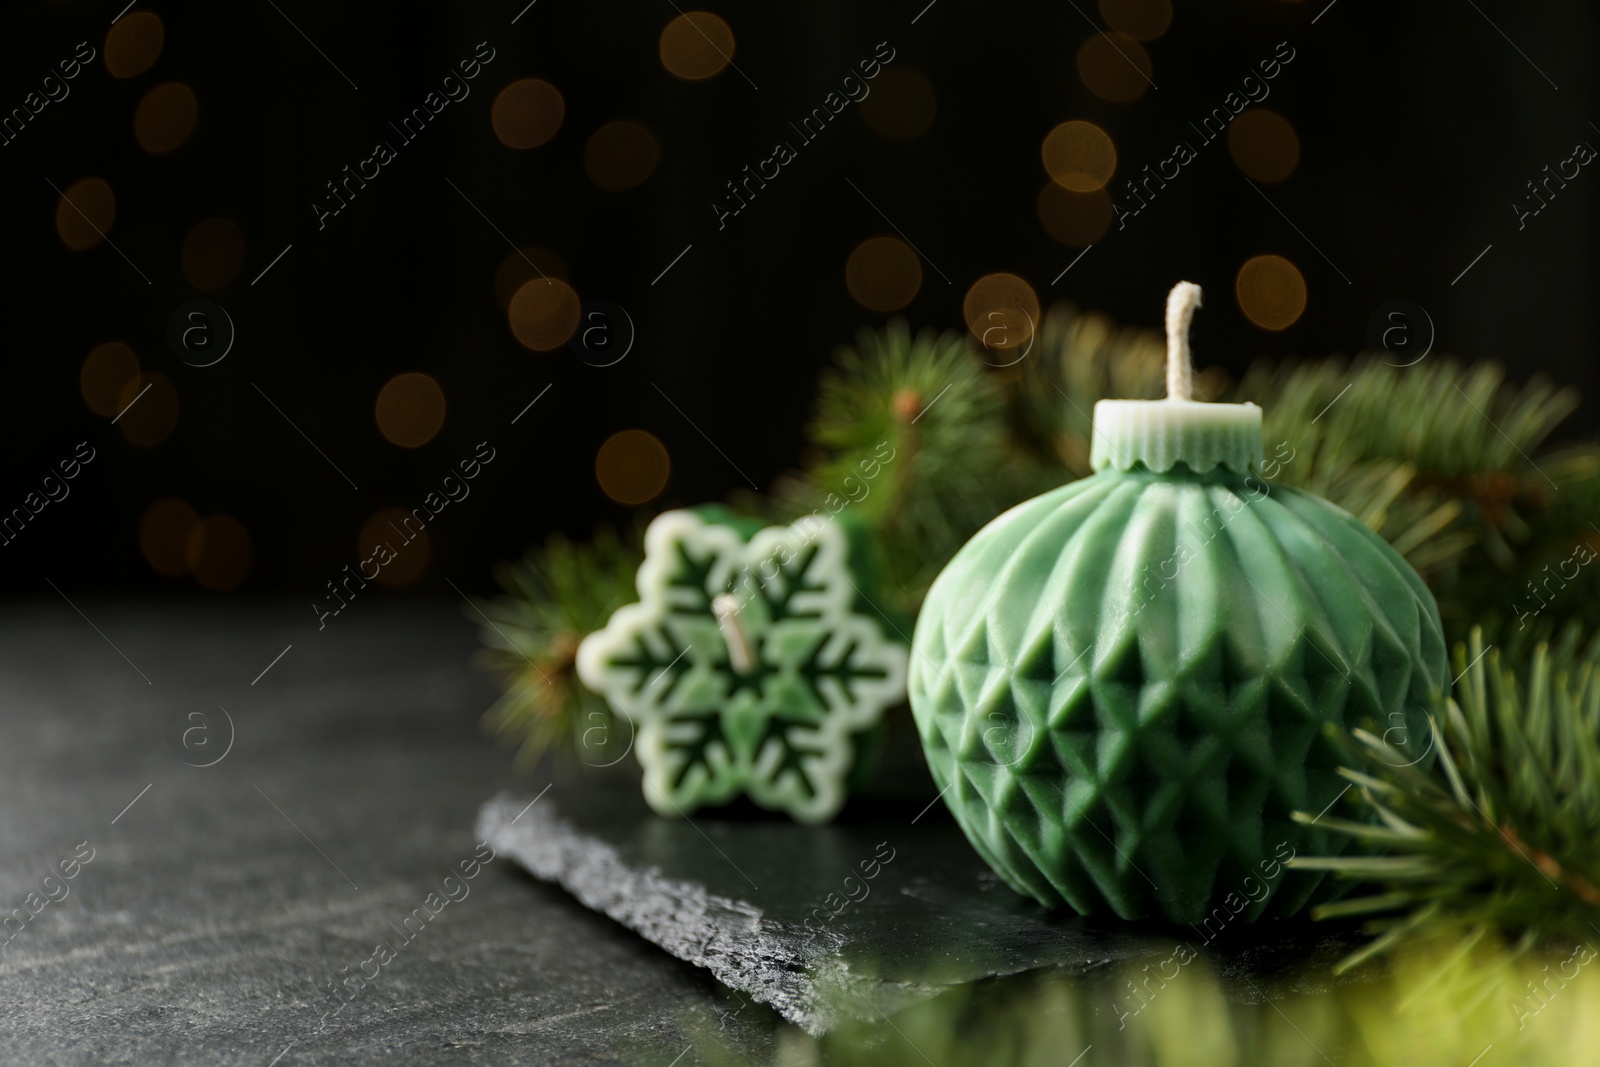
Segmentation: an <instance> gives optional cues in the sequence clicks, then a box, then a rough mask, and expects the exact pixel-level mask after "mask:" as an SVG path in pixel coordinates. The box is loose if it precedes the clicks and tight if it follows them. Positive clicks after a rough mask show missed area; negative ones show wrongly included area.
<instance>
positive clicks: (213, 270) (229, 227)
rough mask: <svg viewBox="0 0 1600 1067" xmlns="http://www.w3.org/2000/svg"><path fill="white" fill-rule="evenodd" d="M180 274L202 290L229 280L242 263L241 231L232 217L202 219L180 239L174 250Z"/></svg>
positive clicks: (242, 245)
mask: <svg viewBox="0 0 1600 1067" xmlns="http://www.w3.org/2000/svg"><path fill="white" fill-rule="evenodd" d="M178 262H179V264H180V265H181V266H182V267H183V276H184V277H185V278H187V279H188V281H189V284H190V285H192V286H194V287H195V288H196V289H198V290H200V291H201V292H202V293H210V292H215V291H216V290H218V289H221V288H222V287H223V286H224V285H227V284H228V283H229V282H231V281H233V279H234V278H235V277H237V276H238V274H239V268H240V267H242V266H244V232H243V231H242V230H240V229H239V227H238V225H237V224H236V223H234V221H233V220H232V219H206V220H205V221H204V222H201V223H197V224H196V225H195V226H194V228H193V229H191V230H190V231H189V236H187V237H185V238H184V239H183V249H182V251H181V252H179V253H178Z"/></svg>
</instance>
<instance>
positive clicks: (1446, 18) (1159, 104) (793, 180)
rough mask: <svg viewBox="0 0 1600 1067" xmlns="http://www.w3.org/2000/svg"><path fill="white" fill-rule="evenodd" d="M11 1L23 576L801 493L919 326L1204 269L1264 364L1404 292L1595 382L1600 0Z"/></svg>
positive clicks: (479, 542) (468, 547)
mask: <svg viewBox="0 0 1600 1067" xmlns="http://www.w3.org/2000/svg"><path fill="white" fill-rule="evenodd" d="M7 18H8V21H9V24H8V26H7V27H6V32H5V33H4V34H3V35H0V38H3V39H0V57H3V69H4V71H5V74H4V78H3V80H0V94H3V96H0V116H3V117H0V142H3V144H0V174H3V182H4V204H5V208H4V211H3V214H0V220H3V221H0V226H3V232H0V249H3V252H0V254H3V256H4V262H5V270H4V296H3V305H0V306H3V307H4V308H5V314H4V316H3V318H0V337H3V344H4V350H5V352H6V354H7V358H6V366H7V370H8V374H7V379H8V381H7V386H8V389H7V393H8V400H9V403H8V404H7V411H6V417H5V418H4V419H3V421H0V434H3V436H4V444H3V447H4V450H5V455H6V462H5V464H4V470H3V473H0V514H4V515H10V516H13V521H12V524H11V525H10V526H7V527H5V533H4V535H3V537H4V543H3V544H0V572H3V580H4V582H5V587H6V588H7V589H9V590H12V591H13V592H20V593H27V594H42V595H45V596H50V597H54V595H55V594H54V593H52V592H50V589H49V586H48V585H47V582H53V583H54V584H55V585H57V586H58V587H59V588H61V589H63V590H67V591H71V590H72V589H74V588H78V589H92V590H95V591H100V592H106V593H127V594H134V595H141V596H146V597H147V596H150V595H152V594H159V595H161V596H163V597H166V596H181V597H192V598H215V597H218V596H233V597H250V596H252V595H261V596H272V597H275V598H285V599H289V600H298V599H302V598H303V599H305V600H306V601H308V602H309V601H310V600H312V599H313V598H321V597H324V595H325V594H324V590H325V583H326V582H328V581H329V580H333V579H336V578H337V577H338V576H339V575H340V573H341V570H342V568H344V567H345V566H347V565H352V566H353V565H354V564H355V563H356V561H357V560H359V559H363V558H366V557H367V556H368V555H369V554H370V551H371V549H372V546H373V545H374V544H375V543H376V542H377V541H379V540H382V539H384V538H385V537H389V538H390V539H391V540H392V539H393V538H392V536H391V535H390V534H389V533H388V531H389V530H391V529H392V527H390V526H389V523H390V522H391V521H398V517H397V515H398V512H404V511H409V510H410V509H412V508H416V507H419V506H426V507H429V508H430V509H431V510H433V511H435V512H437V514H436V515H435V516H434V517H433V519H432V520H431V521H430V522H429V524H428V526H427V530H426V533H425V535H424V539H422V540H419V542H418V543H417V544H415V545H413V546H412V548H411V549H409V550H408V551H407V552H406V553H405V554H404V556H403V557H402V558H401V559H400V560H397V561H396V564H395V565H391V566H388V567H385V568H384V570H383V572H382V577H383V581H384V582H385V583H386V584H389V585H391V586H394V587H397V589H399V590H404V591H406V592H408V593H409V594H422V595H442V596H452V597H453V596H454V593H452V592H451V590H450V588H449V585H448V584H447V582H454V583H455V584H456V585H457V586H459V587H461V588H463V589H466V590H468V591H483V590H485V589H486V588H487V586H488V575H489V570H490V567H491V566H492V564H493V563H494V562H496V561H497V560H501V559H506V558H509V557H512V556H515V555H517V554H519V553H520V552H521V550H522V549H523V548H524V547H525V546H526V545H527V544H529V543H530V542H532V541H534V540H537V539H540V538H542V537H543V536H544V535H546V534H547V533H549V532H550V531H554V530H561V531H565V532H567V533H569V534H572V535H575V536H584V535H586V534H588V533H589V531H591V530H592V529H593V528H594V526H595V525H596V524H597V523H603V522H608V523H626V522H628V521H629V520H630V517H631V516H632V515H633V513H634V512H635V511H637V510H640V509H646V510H649V511H652V512H653V511H654V510H657V509H660V508H663V507H667V506H671V505H677V504H693V503H699V502H702V501H705V500H709V499H717V498H722V497H724V496H725V495H726V494H727V493H728V492H730V491H731V490H735V489H738V488H740V487H743V488H747V489H748V488H751V487H757V488H761V489H765V488H766V487H767V486H769V485H770V483H771V482H772V480H773V478H774V477H775V476H777V475H779V474H780V473H781V472H783V471H784V470H785V469H788V468H790V467H792V466H794V465H795V464H796V462H797V461H798V459H799V450H800V449H801V447H802V442H803V432H802V428H803V426H804V422H805V419H806V416H807V412H808V410H809V407H810V404H811V401H812V397H813V395H814V390H815V383H816V379H817V375H818V372H819V370H820V369H821V368H822V367H824V366H825V365H826V364H827V363H828V362H829V360H830V359H831V358H832V355H833V352H834V351H835V349H836V348H837V347H838V346H839V345H841V344H847V343H849V342H850V341H851V340H852V338H853V336H854V334H855V332H856V330H857V329H858V328H860V327H861V326H863V325H869V324H877V323H880V322H882V321H883V320H885V319H886V318H888V317H890V316H893V315H901V316H904V317H905V318H907V319H908V320H909V321H910V322H911V323H912V325H913V326H915V327H922V326H929V327H935V328H940V329H945V328H949V329H967V328H968V327H969V326H972V327H973V328H974V331H975V332H976V333H981V332H982V330H983V329H984V328H985V324H986V322H987V321H988V320H987V318H986V316H987V315H988V313H989V312H990V311H992V310H994V309H995V308H1012V307H1016V306H1023V307H1030V306H1031V307H1036V308H1048V307H1049V306H1050V305H1051V304H1053V303H1055V302H1056V301H1060V300H1068V301H1072V302H1075V303H1077V304H1079V305H1080V306H1084V307H1088V308H1093V309H1098V310H1103V311H1106V312H1109V313H1110V314H1112V315H1113V316H1115V317H1116V318H1117V319H1119V320H1120V321H1122V322H1124V323H1128V324H1130V325H1141V326H1148V327H1155V326H1157V325H1158V323H1159V317H1160V312H1161V307H1162V302H1163V300H1164V297H1165V293H1166V291H1167V289H1168V287H1170V285H1171V284H1172V283H1173V282H1174V281H1176V280H1178V279H1180V278H1187V279H1190V280H1193V281H1196V282H1199V283H1200V284H1201V285H1203V286H1204V287H1205V289H1206V291H1207V303H1206V310H1205V311H1204V312H1202V314H1201V315H1200V316H1199V318H1198V319H1197V323H1196V328H1195V349H1196V353H1197V359H1198V361H1199V362H1200V363H1201V364H1203V365H1204V364H1217V365H1221V366H1223V367H1225V368H1227V369H1228V370H1230V371H1231V372H1233V373H1234V374H1238V373H1239V372H1242V371H1243V370H1244V368H1245V367H1246V366H1248V365H1249V364H1250V362H1251V361H1253V360H1255V359H1258V358H1274V359H1276V358H1286V357H1293V356H1296V355H1305V356H1322V355H1327V354H1330V353H1339V352H1342V353H1352V354H1353V353H1355V352H1357V351H1359V350H1361V349H1364V348H1367V347H1369V346H1370V345H1372V344H1373V343H1374V340H1373V329H1374V323H1375V322H1376V323H1379V324H1380V325H1379V328H1380V330H1381V329H1382V328H1386V326H1387V325H1388V324H1391V323H1392V322H1399V321H1400V320H1389V319H1387V318H1386V315H1387V312H1386V311H1385V310H1384V309H1385V308H1386V307H1388V306H1390V305H1392V304H1393V302H1395V301H1405V302H1407V304H1406V307H1407V309H1408V310H1407V311H1406V316H1407V317H1406V318H1405V319H1404V322H1403V325H1404V327H1405V329H1407V330H1410V331H1413V332H1414V333H1415V334H1416V336H1417V337H1418V338H1419V340H1418V341H1417V342H1415V344H1420V343H1421V340H1420V339H1421V338H1423V337H1427V338H1429V339H1431V343H1432V348H1433V351H1435V352H1444V353H1450V354H1456V355H1459V356H1462V357H1466V358H1470V359H1483V358H1492V359H1498V360H1500V361H1502V362H1504V363H1505V364H1506V365H1507V367H1508V369H1509V373H1510V376H1511V377H1512V378H1513V379H1516V380H1526V379H1528V378H1530V377H1532V376H1534V375H1536V374H1540V373H1543V374H1546V375H1548V376H1550V377H1553V378H1554V379H1556V380H1558V381H1561V382H1567V383H1571V384H1574V385H1577V386H1578V387H1580V388H1581V389H1582V390H1583V391H1584V392H1585V394H1586V395H1587V396H1591V397H1592V396H1593V395H1595V393H1596V391H1597V389H1596V387H1597V386H1600V368H1597V366H1596V362H1595V360H1594V358H1593V353H1594V349H1595V342H1596V338H1597V330H1600V318H1597V316H1600V312H1597V309H1596V307H1597V305H1596V302H1595V300H1594V299H1593V294H1594V293H1595V291H1596V287H1597V283H1600V270H1597V267H1600V263H1597V257H1600V252H1597V249H1600V243H1597V241H1596V239H1595V238H1596V237H1597V233H1596V221H1597V220H1596V204H1597V200H1596V189H1600V173H1591V171H1594V170H1596V168H1595V167H1592V166H1588V165H1586V161H1587V156H1586V153H1587V155H1592V154H1593V149H1592V148H1585V149H1580V148H1579V146H1580V145H1585V144H1586V145H1590V146H1600V128H1597V127H1596V126H1595V125H1594V124H1593V122H1592V121H1591V119H1594V118H1595V117H1596V116H1597V115H1600V109H1596V108H1595V107H1594V106H1593V105H1594V102H1595V89H1596V85H1595V80H1596V76H1597V72H1600V65H1597V64H1596V63H1595V62H1594V57H1593V50H1594V43H1595V41H1596V40H1597V39H1600V36H1597V31H1600V13H1597V12H1596V11H1595V10H1594V9H1593V8H1592V6H1589V5H1583V4H1579V3H1575V2H1567V3H1560V4H1552V5H1514V4H1510V3H1506V2H1504V0H1481V2H1473V0H1466V2H1463V3H1448V4H1427V5H1424V4H1393V3H1387V2H1382V0H1334V2H1333V3H1328V0H1305V2H1299V3H1290V2H1280V0H1227V2H1223V3H1204V4H1202V3H1198V2H1193V0H1191V2H1183V0H1177V2H1175V3H1169V2H1168V0H1099V2H1098V3H1096V0H1068V2H1066V3H1060V4H1056V3H1050V4H1044V3H1009V4H982V5H975V4H972V3H971V2H970V0H935V2H933V3H931V4H930V3H928V2H927V0H893V2H883V0H873V2H870V3H845V2H841V0H812V2H808V3H773V2H771V0H767V2H759V3H758V2H752V0H719V2H717V3H716V4H715V5H714V6H711V7H708V8H704V9H689V8H680V7H678V5H676V4H674V3H673V2H671V0H661V2H647V0H631V2H628V3H624V4H603V5H602V4H583V3H577V2H575V0H536V2H533V3H527V0H508V2H496V3H493V4H490V3H470V4H461V5H452V6H451V7H450V8H449V10H448V11H445V10H439V11H430V12H428V13H426V14H419V13H418V9H411V8H404V7H399V8H397V7H395V6H394V5H386V4H344V3H341V4H310V3H306V2H305V0H260V2H251V3H246V4H240V5H227V6H226V7H224V6H222V5H203V6H202V5H164V4H145V3H138V2H136V3H134V4H132V5H131V6H129V7H128V8H126V9H123V10H122V11H120V12H119V10H118V3H117V0H112V2H111V3H104V2H93V3H91V2H88V0H62V2H56V3H39V2H32V0H30V2H29V3H27V4H26V5H20V6H19V5H14V6H13V7H12V9H10V11H9V13H8V15H7ZM869 72H870V74H871V76H870V77H867V76H866V75H867V74H868V73H869ZM1269 72H1270V77H1269V76H1268V74H1269ZM816 109H820V114H818V115H817V116H815V117H813V112H814V110H816ZM1216 109H1227V110H1228V112H1229V115H1230V121H1228V123H1227V128H1226V132H1225V133H1222V134H1221V135H1219V136H1214V139H1207V137H1206V136H1205V119H1206V118H1207V116H1210V115H1212V113H1213V112H1214V110H1216ZM1234 111H1238V112H1239V113H1238V115H1237V117H1236V118H1232V117H1231V114H1232V112H1234ZM808 117H810V118H811V122H810V124H809V125H805V124H804V121H803V120H806V119H807V118H808ZM824 118H826V119H827V121H826V122H825V123H824V122H823V119H824ZM1220 125H1221V123H1220V122H1216V121H1214V122H1213V124H1212V129H1213V130H1215V128H1216V127H1218V126H1220ZM1180 143H1181V144H1184V145H1186V146H1187V147H1188V148H1189V149H1191V150H1192V152H1193V158H1192V159H1186V158H1183V156H1184V155H1185V154H1184V153H1179V154H1178V156H1176V157H1175V149H1176V148H1177V146H1178V145H1179V144H1180ZM779 144H783V145H785V146H787V149H788V151H787V152H778V153H776V154H775V149H776V146H777V145H779ZM380 145H382V146H383V148H381V149H380V148H379V147H378V146H380ZM747 167H748V168H749V170H748V171H747V170H746V168H747ZM1147 168H1148V169H1147ZM1546 168H1549V169H1548V170H1547V169H1546ZM1175 171H1176V173H1174V172H1175ZM1574 171H1576V174H1574ZM774 172H776V173H774ZM751 174H755V175H759V176H761V177H760V178H751V177H750V175H751ZM1152 175H1154V177H1152ZM1563 176H1564V177H1563ZM747 181H748V184H745V183H746V182H747ZM730 182H736V183H739V185H738V190H737V192H738V196H739V198H738V199H735V196H734V191H733V190H731V189H730V188H729V183H730ZM1130 182H1137V183H1138V185H1137V188H1136V190H1135V189H1134V188H1130V185H1129V183H1130ZM1530 182H1531V183H1535V184H1534V187H1533V188H1531V189H1530V187H1529V183H1530ZM1535 192H1537V193H1538V194H1539V195H1538V197H1537V198H1536V197H1535V195H1534V194H1535ZM1519 204H1520V205H1521V206H1520V207H1519V206H1518V205H1519ZM736 209H737V210H736ZM194 301H203V303H199V304H195V303H192V302H194ZM1030 301H1031V302H1032V303H1031V304H1030ZM1419 311H1420V316H1421V317H1419ZM195 315H198V316H199V317H198V318H197V317H195ZM186 330H192V332H189V333H186V332H185V331H186ZM230 335H231V336H230ZM205 363H209V365H203V366H202V365H198V364H205ZM530 405H531V406H530ZM1595 410H1596V409H1595V408H1594V406H1593V405H1589V406H1588V407H1587V408H1586V409H1585V410H1584V411H1583V412H1581V413H1580V415H1578V416H1577V417H1575V419H1574V420H1573V423H1572V425H1570V426H1569V427H1568V430H1569V432H1571V433H1573V434H1576V433H1579V432H1585V431H1592V430H1593V429H1594V414H1593V413H1594V411H1595ZM80 442H85V443H86V444H85V445H84V446H82V447H80ZM480 442H486V444H485V445H480ZM486 454H488V455H492V457H493V458H492V459H491V460H490V461H489V462H488V463H487V464H486V465H482V466H481V467H480V468H479V470H478V474H477V477H475V478H474V479H472V480H471V481H470V482H462V483H451V484H455V485H458V486H460V487H464V490H463V488H460V487H458V488H456V489H455V490H453V491H454V492H455V493H456V494H457V495H458V496H459V495H460V494H461V492H463V491H468V492H470V495H468V496H466V497H465V498H464V499H459V500H455V501H453V502H449V503H448V504H443V505H440V504H439V501H441V500H443V499H444V488H445V481H444V480H445V478H446V476H448V475H451V474H452V473H456V474H458V475H459V473H460V467H459V464H460V463H461V461H463V460H472V459H473V458H474V456H475V455H476V457H477V458H478V459H479V460H482V459H483V457H484V455H486ZM89 455H92V456H93V458H92V459H90V460H88V461H87V462H83V460H84V458H85V457H86V456H89ZM74 460H76V461H77V462H78V463H79V467H78V469H77V470H76V476H75V477H73V478H72V479H71V480H69V481H66V480H62V479H61V475H62V474H63V473H65V471H66V469H68V468H63V467H62V466H61V464H62V462H63V461H74ZM52 476H53V478H52ZM47 479H52V480H48V481H47ZM30 494H31V495H30ZM430 494H435V495H434V496H433V498H432V500H433V503H426V502H427V501H429V495H430ZM52 498H54V499H52ZM19 508H20V509H24V513H23V514H21V515H20V516H19V515H18V513H17V512H15V511H14V510H13V509H19ZM396 509H398V512H397V511H396ZM371 595H384V594H381V593H377V592H375V593H373V594H371Z"/></svg>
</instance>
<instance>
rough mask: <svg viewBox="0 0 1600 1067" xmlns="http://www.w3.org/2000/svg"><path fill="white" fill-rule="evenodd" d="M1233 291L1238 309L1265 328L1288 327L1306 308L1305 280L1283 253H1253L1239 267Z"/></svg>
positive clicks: (1278, 328)
mask: <svg viewBox="0 0 1600 1067" xmlns="http://www.w3.org/2000/svg"><path fill="white" fill-rule="evenodd" d="M1233 292H1234V295H1235V296H1236V297H1238V299H1239V310H1241V311H1243V312H1244V314H1245V317H1246V318H1247V319H1249V320H1250V321H1251V322H1253V323H1255V324H1256V325H1257V326H1259V327H1261V328H1262V329H1263V330H1285V329H1288V328H1289V327H1290V326H1292V325H1294V323H1295V320H1297V319H1299V318H1300V316H1301V315H1302V314H1303V313H1304V312H1305V310H1306V280H1305V278H1304V277H1303V276H1302V275H1301V273H1300V270H1299V268H1298V267H1296V266H1295V265H1294V264H1293V263H1290V262H1289V261H1288V260H1287V259H1284V258H1283V257H1282V256H1274V255H1264V256H1254V257H1252V258H1251V259H1248V260H1246V261H1245V264H1244V266H1242V267H1240V268H1239V276H1238V277H1237V278H1236V279H1234V283H1233Z"/></svg>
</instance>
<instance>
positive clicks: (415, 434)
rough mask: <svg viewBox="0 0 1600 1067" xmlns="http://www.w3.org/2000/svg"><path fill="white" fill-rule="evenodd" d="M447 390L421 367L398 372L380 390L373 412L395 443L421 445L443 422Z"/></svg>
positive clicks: (435, 433)
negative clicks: (419, 369)
mask: <svg viewBox="0 0 1600 1067" xmlns="http://www.w3.org/2000/svg"><path fill="white" fill-rule="evenodd" d="M444 411H445V403H444V390H443V389H441V388H439V383H438V382H436V381H434V380H433V379H432V378H431V377H429V376H428V375H426V374H423V373H422V372H421V371H408V372H406V373H405V374H396V375H395V376H394V377H393V378H390V379H389V380H388V381H386V382H384V383H383V388H382V389H379V390H378V400H377V403H375V404H374V405H373V415H374V417H375V418H376V419H377V420H378V432H379V433H381V434H383V436H384V438H385V439H386V440H387V441H388V442H389V443H390V444H392V445H399V446H400V447H401V448H421V447H422V446H423V445H425V444H427V443H428V442H429V441H431V440H433V439H434V437H435V436H437V435H438V433H439V430H440V429H441V428H442V427H443V426H444Z"/></svg>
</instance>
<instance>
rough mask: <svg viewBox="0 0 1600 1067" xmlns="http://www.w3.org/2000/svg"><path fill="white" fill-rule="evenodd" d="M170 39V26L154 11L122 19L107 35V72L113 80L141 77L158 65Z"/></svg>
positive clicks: (126, 16)
mask: <svg viewBox="0 0 1600 1067" xmlns="http://www.w3.org/2000/svg"><path fill="white" fill-rule="evenodd" d="M166 39H167V31H166V27H164V26H162V24H161V17H160V16H159V15H157V14H155V13H154V12H151V11H135V12H132V13H131V14H127V15H124V16H122V17H121V18H120V19H118V20H117V21H116V22H114V23H112V25H111V29H110V31H109V32H107V33H106V47H105V58H106V70H107V71H109V72H110V74H111V76H112V77H113V78H136V77H138V76H139V75H141V74H143V73H144V72H145V71H147V70H149V69H150V68H151V67H152V66H154V65H155V62H156V60H157V59H158V58H159V57H160V55H161V46H162V45H163V44H165V43H166Z"/></svg>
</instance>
